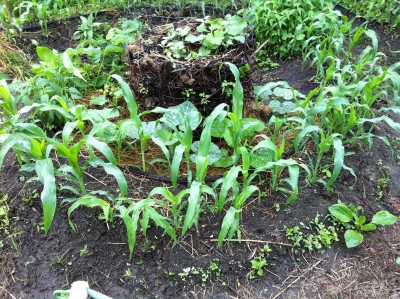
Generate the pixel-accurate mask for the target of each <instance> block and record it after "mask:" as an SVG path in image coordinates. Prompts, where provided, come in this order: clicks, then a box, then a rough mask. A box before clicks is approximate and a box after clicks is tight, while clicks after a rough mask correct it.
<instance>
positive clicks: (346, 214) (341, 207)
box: [329, 203, 354, 223]
mask: <svg viewBox="0 0 400 299" xmlns="http://www.w3.org/2000/svg"><path fill="white" fill-rule="evenodd" d="M329 212H330V213H331V214H332V216H334V217H335V218H337V219H338V220H339V221H340V222H343V223H347V222H350V221H352V220H353V218H354V215H353V213H352V211H351V210H350V209H349V208H348V207H347V206H346V205H345V204H344V203H337V204H334V205H332V206H330V207H329Z"/></svg>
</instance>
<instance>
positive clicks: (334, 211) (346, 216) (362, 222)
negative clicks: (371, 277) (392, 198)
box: [329, 200, 398, 248]
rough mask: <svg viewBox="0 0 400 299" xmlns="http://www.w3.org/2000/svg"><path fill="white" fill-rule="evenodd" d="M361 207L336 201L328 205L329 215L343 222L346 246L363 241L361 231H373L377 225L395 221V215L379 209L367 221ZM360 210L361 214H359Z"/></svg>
mask: <svg viewBox="0 0 400 299" xmlns="http://www.w3.org/2000/svg"><path fill="white" fill-rule="evenodd" d="M362 210H363V209H362V207H357V208H356V207H355V206H354V205H352V204H348V205H346V204H345V203H343V202H342V201H340V200H339V201H338V203H337V204H334V205H332V206H330V207H329V212H330V213H331V215H332V216H333V217H334V218H335V219H337V220H338V221H339V223H341V224H343V225H344V227H345V229H346V231H345V233H344V239H345V241H346V246H347V248H352V247H356V246H358V245H360V244H361V243H362V242H363V241H364V236H363V234H362V233H363V232H368V231H374V230H376V228H377V225H383V226H385V225H392V224H394V223H396V222H397V218H398V217H396V216H394V215H393V214H391V213H390V212H388V211H379V212H377V213H375V214H374V215H373V216H372V219H371V222H369V223H367V217H366V216H365V215H364V214H363V212H362ZM360 211H361V213H362V214H361V215H360V214H359V213H360Z"/></svg>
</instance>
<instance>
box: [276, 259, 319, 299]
mask: <svg viewBox="0 0 400 299" xmlns="http://www.w3.org/2000/svg"><path fill="white" fill-rule="evenodd" d="M323 260H324V259H323V258H322V259H320V260H319V261H318V262H316V263H315V264H314V265H312V266H311V267H310V268H308V269H307V270H306V271H305V272H304V273H303V274H301V275H300V276H299V277H297V278H296V279H295V280H293V281H292V282H291V283H289V284H288V286H287V287H286V288H284V289H283V290H282V291H280V292H279V293H278V294H276V295H275V296H274V297H272V298H271V299H276V298H278V297H279V296H280V295H282V294H283V293H284V292H286V290H288V289H289V288H290V287H291V286H292V285H294V284H295V283H296V282H298V281H299V280H300V279H301V278H303V277H304V276H305V275H306V274H308V273H309V272H310V271H311V270H312V269H314V268H315V267H316V266H318V265H319V264H320V263H321V262H322V261H323Z"/></svg>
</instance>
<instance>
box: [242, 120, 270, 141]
mask: <svg viewBox="0 0 400 299" xmlns="http://www.w3.org/2000/svg"><path fill="white" fill-rule="evenodd" d="M241 122H242V130H243V133H242V138H244V139H249V138H252V137H254V132H260V131H262V130H264V129H265V125H264V122H262V121H261V120H259V119H255V118H243V119H242V121H241Z"/></svg>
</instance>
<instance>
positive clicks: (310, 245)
mask: <svg viewBox="0 0 400 299" xmlns="http://www.w3.org/2000/svg"><path fill="white" fill-rule="evenodd" d="M338 231H339V228H338V227H337V226H335V224H334V223H332V224H326V223H325V222H322V221H321V220H320V215H319V214H317V215H316V216H315V218H314V220H313V221H310V222H309V224H308V225H306V224H304V223H303V222H300V226H298V225H296V226H294V227H286V237H287V238H288V240H290V241H291V242H292V246H293V250H294V252H296V253H297V252H298V251H299V250H300V251H301V252H305V251H306V250H307V251H308V252H311V251H313V250H321V249H323V248H330V247H331V245H332V243H333V242H336V241H339V238H338V235H337V233H338Z"/></svg>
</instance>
